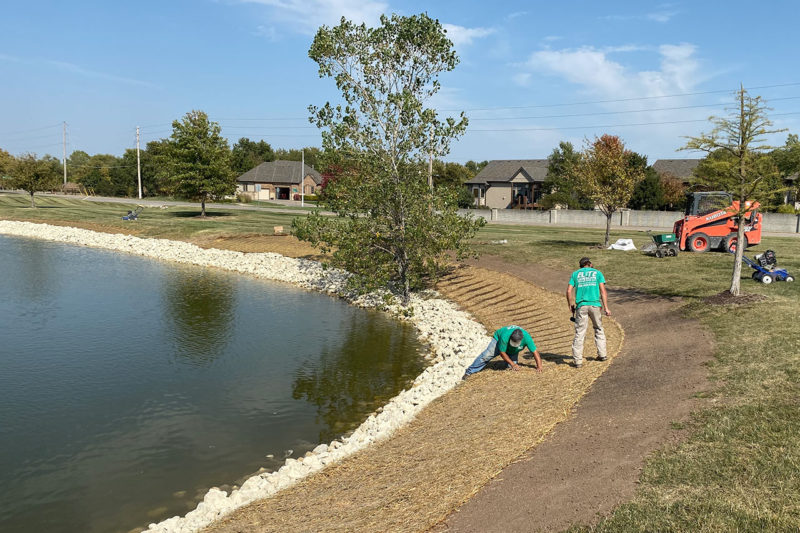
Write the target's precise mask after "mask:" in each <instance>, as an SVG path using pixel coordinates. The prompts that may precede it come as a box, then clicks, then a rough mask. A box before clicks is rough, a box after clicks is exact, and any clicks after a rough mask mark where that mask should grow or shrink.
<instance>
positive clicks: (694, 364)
mask: <svg viewBox="0 0 800 533" xmlns="http://www.w3.org/2000/svg"><path fill="white" fill-rule="evenodd" d="M478 264H479V265H480V266H482V267H484V268H489V269H492V270H495V271H499V272H507V273H512V274H514V275H516V276H519V277H520V278H522V279H526V280H529V281H531V282H532V283H535V284H537V285H540V286H542V287H545V288H548V289H550V290H553V291H558V292H559V293H562V292H563V291H564V289H565V288H566V285H565V283H566V280H567V279H568V273H567V272H558V271H553V270H550V269H545V268H540V267H537V266H532V265H529V266H521V265H511V264H508V263H505V262H503V261H502V260H500V259H498V258H493V257H484V258H482V259H481V260H480V261H479V262H478ZM609 284H610V285H611V286H613V279H612V280H610V281H609ZM560 305H562V306H564V305H565V304H564V303H561V302H560ZM610 306H611V309H612V312H613V313H614V316H615V318H616V319H617V320H618V321H619V322H620V323H621V324H622V326H623V328H624V329H625V345H624V347H623V351H622V354H621V356H620V357H619V358H618V359H617V360H616V361H615V362H614V364H613V365H612V366H611V367H610V368H609V370H608V371H607V372H606V373H605V374H603V376H602V377H601V378H600V379H598V380H597V382H595V383H594V385H593V386H592V388H591V389H590V390H589V392H588V393H587V394H586V396H584V397H583V398H582V399H581V401H580V403H579V405H578V407H577V409H576V410H575V416H573V417H572V418H570V419H569V420H568V421H566V422H564V423H562V424H560V425H559V426H558V427H556V429H555V431H553V432H552V433H551V434H550V435H548V437H547V438H546V439H545V440H544V441H543V442H542V443H541V444H539V445H538V446H536V447H535V448H533V449H531V450H530V451H529V452H528V453H526V454H525V455H524V456H523V457H521V458H520V459H519V460H518V461H516V462H515V463H513V464H511V465H510V466H509V467H508V468H506V469H504V470H503V472H501V473H500V475H498V476H497V477H495V478H494V479H493V480H492V481H491V482H490V483H488V484H486V485H485V486H484V487H483V488H482V489H481V490H480V492H478V493H477V494H476V495H475V497H474V498H472V499H471V500H470V501H469V502H467V503H466V504H465V505H463V506H462V507H461V508H459V509H458V510H457V511H456V512H454V513H453V514H451V515H450V516H449V517H448V518H447V519H446V520H445V521H444V522H442V523H441V524H439V525H438V526H437V527H436V528H434V529H433V531H436V532H443V531H447V532H473V531H474V532H478V531H480V532H493V531H497V532H500V531H502V532H513V531H526V532H527V531H537V530H541V531H560V530H563V529H565V528H567V527H568V526H569V525H571V524H578V523H582V524H589V523H592V522H594V521H596V519H597V515H598V514H605V513H608V512H609V511H611V510H612V509H613V508H614V507H615V506H616V505H619V504H620V503H623V502H625V501H627V500H629V499H631V497H632V496H633V493H634V489H635V487H636V482H637V480H638V478H639V473H640V470H641V467H642V465H643V462H644V459H645V458H646V456H647V455H648V454H650V453H651V452H653V451H654V450H656V449H657V448H659V447H661V446H663V445H664V444H665V443H667V442H669V441H671V440H677V439H679V438H681V437H682V435H681V434H680V432H678V431H675V430H673V429H671V426H670V423H671V422H673V421H681V420H685V419H686V418H687V416H688V415H689V413H690V411H691V410H692V409H694V408H696V407H697V406H698V404H697V403H696V402H697V401H698V400H693V395H694V394H695V393H697V392H699V391H702V390H704V389H706V388H707V386H708V382H707V381H706V376H707V372H706V370H705V368H704V363H705V362H707V361H708V360H709V358H710V354H711V353H712V351H713V343H712V339H711V335H710V334H709V333H708V332H706V331H704V330H703V329H702V328H701V327H700V326H699V325H698V324H697V323H696V322H693V321H689V320H685V319H682V318H680V316H678V314H677V313H676V307H677V306H678V302H677V301H670V300H667V299H664V298H656V297H652V296H649V295H643V294H639V293H636V292H633V291H623V290H611V291H610Z"/></svg>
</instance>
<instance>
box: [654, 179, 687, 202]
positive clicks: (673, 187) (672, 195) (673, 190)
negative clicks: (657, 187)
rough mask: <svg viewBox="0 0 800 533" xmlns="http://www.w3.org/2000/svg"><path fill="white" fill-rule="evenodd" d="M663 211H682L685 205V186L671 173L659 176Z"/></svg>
mask: <svg viewBox="0 0 800 533" xmlns="http://www.w3.org/2000/svg"><path fill="white" fill-rule="evenodd" d="M659 179H660V180H661V190H662V191H663V198H664V208H665V209H679V210H680V209H683V208H684V206H685V205H686V186H685V185H684V184H683V181H682V180H681V179H680V178H679V177H677V176H675V175H674V174H672V173H671V172H663V173H661V174H659Z"/></svg>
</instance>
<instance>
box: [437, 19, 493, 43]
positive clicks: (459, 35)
mask: <svg viewBox="0 0 800 533" xmlns="http://www.w3.org/2000/svg"><path fill="white" fill-rule="evenodd" d="M442 27H443V28H444V29H445V31H446V32H447V38H448V39H450V40H451V41H453V44H454V45H455V46H461V45H464V46H466V45H469V44H472V41H474V40H475V39H480V38H483V37H486V36H488V35H491V34H493V33H494V28H465V27H464V26H456V25H455V24H442Z"/></svg>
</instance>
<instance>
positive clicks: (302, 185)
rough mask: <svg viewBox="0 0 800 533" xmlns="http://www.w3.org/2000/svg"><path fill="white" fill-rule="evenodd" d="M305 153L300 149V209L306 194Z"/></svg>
mask: <svg viewBox="0 0 800 533" xmlns="http://www.w3.org/2000/svg"><path fill="white" fill-rule="evenodd" d="M305 173H306V151H305V150H304V149H302V148H301V149H300V207H303V206H304V205H305V204H304V202H305V199H306V197H305V194H306V177H305Z"/></svg>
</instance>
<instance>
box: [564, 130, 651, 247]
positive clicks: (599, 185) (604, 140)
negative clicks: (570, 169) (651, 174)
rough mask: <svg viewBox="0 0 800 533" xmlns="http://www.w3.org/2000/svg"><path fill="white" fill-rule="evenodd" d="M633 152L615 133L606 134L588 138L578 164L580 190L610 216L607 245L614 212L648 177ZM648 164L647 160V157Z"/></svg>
mask: <svg viewBox="0 0 800 533" xmlns="http://www.w3.org/2000/svg"><path fill="white" fill-rule="evenodd" d="M632 157H633V152H631V151H630V150H627V149H626V148H625V144H624V143H623V142H622V140H621V139H620V138H619V137H617V136H615V135H603V136H602V137H600V138H595V140H594V142H592V143H590V142H589V141H588V140H587V142H586V147H585V148H584V150H583V152H582V153H581V160H580V163H579V164H578V174H577V175H578V183H579V189H580V191H581V192H582V193H583V194H585V195H586V196H587V197H588V198H590V199H591V200H592V201H593V202H594V203H595V205H597V207H598V208H599V209H600V211H602V212H603V214H604V215H605V216H606V235H605V244H604V246H605V247H606V248H608V246H609V236H610V233H611V216H612V215H613V214H614V213H615V212H616V211H618V210H620V209H622V208H624V207H625V206H626V205H628V202H629V201H630V199H631V195H632V194H633V189H634V188H635V187H636V184H637V183H639V181H641V180H642V178H643V177H644V169H643V168H642V165H641V164H637V162H636V161H635V159H632ZM644 164H645V166H646V164H647V160H646V159H645V160H644Z"/></svg>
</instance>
